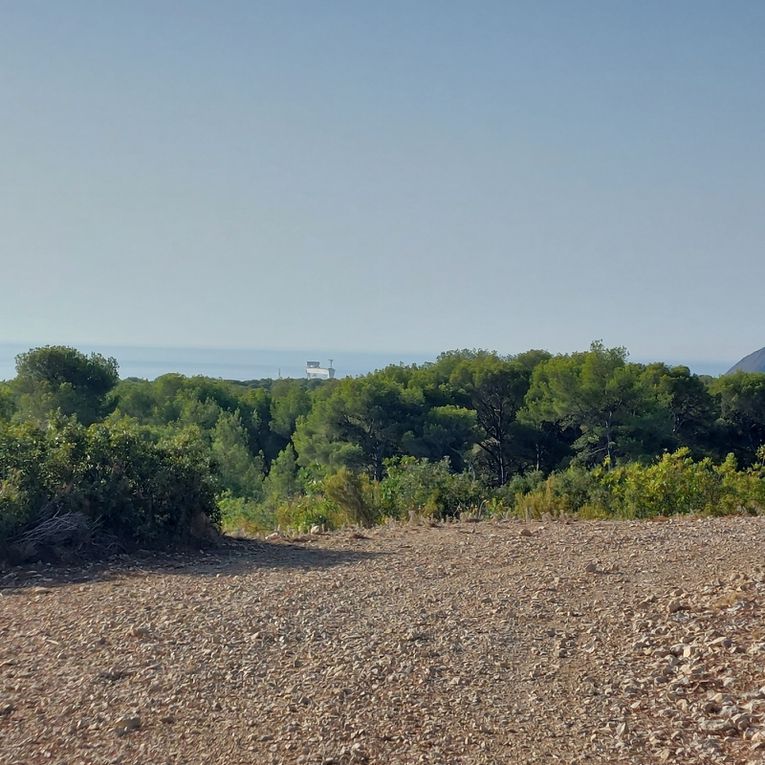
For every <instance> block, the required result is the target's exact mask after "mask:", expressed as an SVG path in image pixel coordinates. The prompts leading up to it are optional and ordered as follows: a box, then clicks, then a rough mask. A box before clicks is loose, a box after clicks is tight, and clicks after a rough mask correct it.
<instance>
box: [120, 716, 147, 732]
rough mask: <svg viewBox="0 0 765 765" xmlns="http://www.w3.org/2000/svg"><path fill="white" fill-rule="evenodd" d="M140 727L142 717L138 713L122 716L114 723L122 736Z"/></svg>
mask: <svg viewBox="0 0 765 765" xmlns="http://www.w3.org/2000/svg"><path fill="white" fill-rule="evenodd" d="M140 727H141V718H140V717H139V716H138V715H133V716H125V717H120V718H119V719H118V720H117V721H116V722H115V723H114V729H115V731H116V732H117V734H118V735H120V736H124V735H125V734H126V733H130V732H131V731H135V730H138V729H139V728H140Z"/></svg>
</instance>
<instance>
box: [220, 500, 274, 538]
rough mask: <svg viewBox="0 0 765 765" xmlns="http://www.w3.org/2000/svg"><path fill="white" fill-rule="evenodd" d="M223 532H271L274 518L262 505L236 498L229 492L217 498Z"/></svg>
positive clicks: (249, 533) (271, 512)
mask: <svg viewBox="0 0 765 765" xmlns="http://www.w3.org/2000/svg"><path fill="white" fill-rule="evenodd" d="M218 507H219V508H220V514H221V524H222V527H223V531H225V532H227V533H229V534H248V535H252V534H263V533H266V532H268V531H272V530H273V529H274V527H275V525H276V516H275V515H274V513H273V511H272V510H270V509H269V508H268V507H267V506H266V505H265V504H264V503H262V502H255V501H254V500H251V499H245V498H244V497H236V496H234V495H233V494H231V492H230V491H227V492H224V493H223V494H222V495H221V496H219V497H218Z"/></svg>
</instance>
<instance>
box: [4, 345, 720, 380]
mask: <svg viewBox="0 0 765 765" xmlns="http://www.w3.org/2000/svg"><path fill="white" fill-rule="evenodd" d="M77 347H78V348H79V349H80V350H81V351H83V352H84V353H91V352H94V351H95V352H96V353H101V354H103V355H104V356H114V358H116V359H117V362H118V363H119V372H120V377H122V378H125V377H141V378H145V379H147V380H153V379H154V378H156V377H159V376H160V375H163V374H167V373H168V372H179V373H180V374H183V375H188V376H192V375H205V376H206V377H220V378H223V379H225V380H260V379H264V378H274V379H276V378H278V377H305V365H306V361H319V362H320V363H321V366H327V365H328V364H329V361H330V359H331V360H332V364H333V366H334V368H335V369H336V370H337V377H355V376H356V375H364V374H367V373H368V372H373V371H374V370H375V369H382V368H383V367H386V366H388V365H389V364H399V363H401V364H422V363H424V362H426V361H435V359H436V356H437V354H435V353H432V354H428V353H420V354H412V353H359V352H353V351H337V350H336V351H331V350H330V351H327V350H323V351H316V350H296V351H295V350H278V349H277V350H272V349H268V350H267V349H223V348H150V347H142V346H119V345H115V346H106V345H93V346H90V345H80V346H77ZM29 348H30V346H28V345H20V344H13V343H6V344H2V343H0V380H8V379H11V378H12V377H15V376H16V364H15V359H16V355H17V354H19V353H24V352H25V351H28V350H29ZM633 360H634V361H639V362H642V363H649V362H650V361H652V359H633ZM667 363H668V364H670V365H674V364H684V365H686V366H688V367H690V368H691V371H693V372H695V373H697V374H704V375H712V376H717V375H721V374H724V373H725V372H726V371H727V370H728V369H730V367H731V366H732V363H733V362H729V361H720V362H715V361H698V362H693V361H690V362H689V361H681V360H677V359H670V360H667Z"/></svg>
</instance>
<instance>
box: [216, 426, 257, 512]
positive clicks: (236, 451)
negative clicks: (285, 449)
mask: <svg viewBox="0 0 765 765" xmlns="http://www.w3.org/2000/svg"><path fill="white" fill-rule="evenodd" d="M211 450H212V456H213V459H214V460H215V463H216V464H217V466H218V473H219V475H220V478H221V482H222V484H223V486H224V488H226V489H228V490H229V491H230V492H231V493H232V494H234V495H235V496H237V497H244V498H246V499H261V498H262V496H263V458H262V456H261V455H258V456H255V455H253V454H252V452H251V451H250V448H249V446H248V443H247V431H246V430H245V428H244V426H243V425H242V419H241V417H240V416H239V412H238V411H236V412H222V413H221V415H220V417H219V418H218V422H217V423H216V425H215V429H214V431H213V433H212V445H211Z"/></svg>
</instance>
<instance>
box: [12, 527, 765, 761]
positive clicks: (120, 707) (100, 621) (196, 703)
mask: <svg viewBox="0 0 765 765" xmlns="http://www.w3.org/2000/svg"><path fill="white" fill-rule="evenodd" d="M764 545H765V518H724V519H702V520H692V519H685V520H672V521H665V522H574V523H564V522H550V523H545V524H540V523H530V524H522V523H519V522H515V521H511V522H502V521H498V522H484V523H478V524H467V523H465V524H449V525H443V526H437V527H429V526H426V525H423V526H394V527H388V528H381V529H375V530H373V531H369V532H364V534H358V533H352V532H340V533H337V534H332V535H320V536H316V537H310V538H303V539H302V540H301V541H299V542H298V543H295V541H294V540H293V541H292V542H289V541H287V540H281V541H275V542H231V543H228V544H227V545H225V546H223V547H222V548H220V549H217V550H215V551H214V552H213V553H208V554H206V555H196V556H192V555H187V556H174V557H155V556H151V555H149V554H146V555H144V556H143V557H141V558H139V559H130V560H128V559H123V560H121V561H120V562H119V563H118V564H117V565H112V566H110V567H93V568H89V569H86V570H78V569H71V570H61V569H52V568H45V567H42V568H38V569H37V570H35V569H25V570H23V571H14V572H11V573H6V574H5V575H4V576H3V575H2V574H0V742H1V743H0V762H2V763H9V764H10V763H30V765H31V764H32V763H42V762H50V763H75V762H77V763H79V762H82V763H89V764H90V765H99V764H100V763H116V762H120V763H123V764H124V765H127V764H129V763H142V764H143V763H177V764H180V763H221V765H222V764H223V763H226V764H231V765H237V764H240V763H241V764H242V765H244V763H264V764H268V763H271V764H273V765H276V764H277V763H283V764H285V765H293V764H294V765H298V764H300V765H359V764H361V763H369V764H370V765H371V764H372V763H380V764H381V765H383V764H384V765H410V764H417V763H424V764H428V763H430V764H431V765H436V764H437V763H441V764H442V763H450V764H453V765H500V764H502V763H582V764H583V763H602V764H605V763H609V764H613V763H620V765H627V764H628V763H635V764H637V763H641V764H643V763H645V765H648V764H649V763H650V764H651V765H655V763H673V764H676V763H687V764H688V765H691V763H692V764H693V765H702V764H708V765H712V763H714V765H722V764H723V763H731V764H732V763H742V764H743V763H749V762H751V763H757V762H763V753H765V719H764V718H765V668H764V663H763V657H765V626H764V625H763V619H762V614H763V609H764V608H765V572H763V567H762V566H763V556H762V551H763V546H764Z"/></svg>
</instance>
